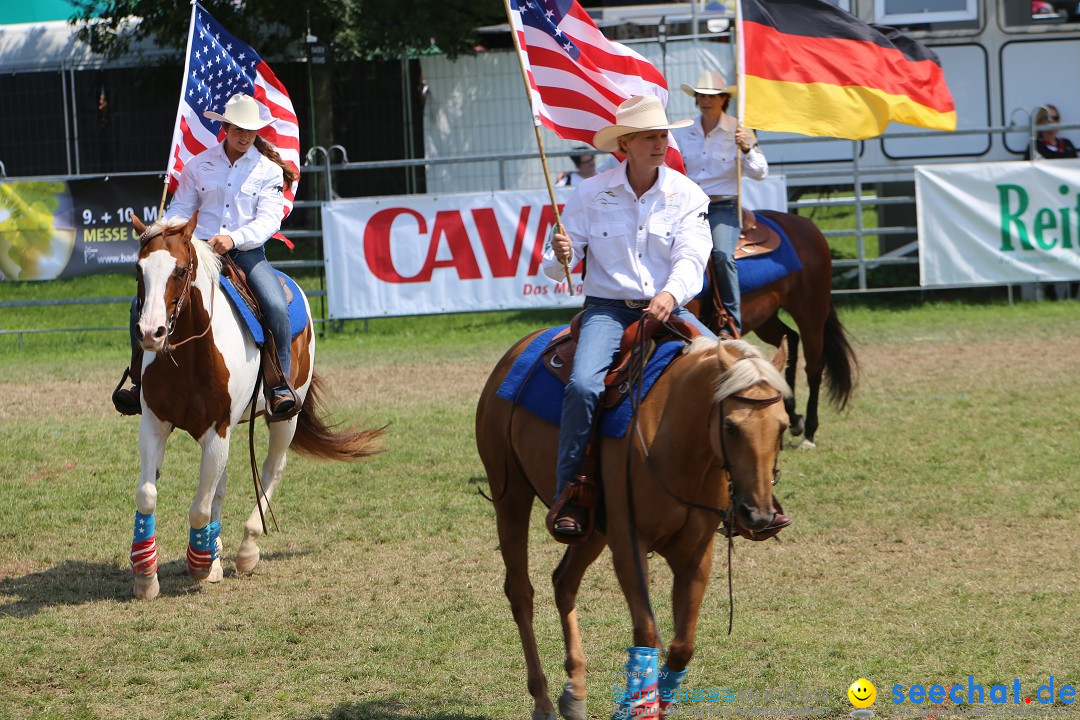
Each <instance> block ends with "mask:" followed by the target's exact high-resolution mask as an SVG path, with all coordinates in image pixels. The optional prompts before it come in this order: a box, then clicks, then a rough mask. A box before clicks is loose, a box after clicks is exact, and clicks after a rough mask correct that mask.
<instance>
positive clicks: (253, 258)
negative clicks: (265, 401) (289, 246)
mask: <svg viewBox="0 0 1080 720" xmlns="http://www.w3.org/2000/svg"><path fill="white" fill-rule="evenodd" d="M229 255H230V256H231V257H232V259H233V262H235V263H236V264H237V266H238V267H239V268H240V269H241V270H243V271H244V274H245V275H247V281H248V287H249V288H251V294H252V295H254V296H255V299H256V300H258V301H259V307H260V308H261V309H262V314H263V325H265V326H266V329H267V330H269V331H270V334H271V335H273V336H274V346H275V347H276V348H277V356H278V361H279V362H281V372H283V373H284V374H285V377H286V378H288V377H289V367H290V366H289V359H290V357H291V354H290V353H289V346H290V345H291V344H292V333H291V332H290V329H289V305H288V303H287V302H286V301H285V290H284V289H282V287H281V280H279V279H278V274H277V273H276V272H275V271H274V268H272V267H271V266H270V263H269V261H267V259H266V253H265V252H263V249H262V248H261V247H257V248H254V249H252V250H241V251H237V250H231V251H230V252H229Z"/></svg>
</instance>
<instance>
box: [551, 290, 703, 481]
mask: <svg viewBox="0 0 1080 720" xmlns="http://www.w3.org/2000/svg"><path fill="white" fill-rule="evenodd" d="M642 314H643V311H642V310H638V309H635V308H630V307H627V306H626V303H624V302H623V301H622V300H604V299H602V298H595V297H587V298H585V315H584V316H583V317H582V319H581V329H580V331H579V334H578V344H577V350H576V351H575V352H574V368H573V370H572V371H571V373H570V382H569V384H567V386H566V391H565V392H564V393H563V407H562V420H561V422H560V423H559V464H558V466H557V468H556V471H555V472H556V481H557V483H558V484H557V485H556V488H555V497H558V496H559V493H560V492H561V491H562V489H563V486H565V485H566V483H568V482H570V481H571V480H573V479H574V475H575V474H576V473H577V472H578V470H579V469H580V468H581V461H582V458H583V457H584V455H585V445H586V444H587V443H588V442H589V438H590V437H591V435H592V428H593V421H594V419H595V418H596V410H597V407H598V406H599V404H600V396H601V395H602V394H603V392H604V376H605V375H607V371H608V369H609V368H610V367H611V365H612V364H613V363H614V362H615V359H616V356H617V355H618V353H619V341H620V340H622V336H623V332H624V331H625V330H626V328H628V327H629V326H630V325H632V324H633V323H635V322H637V321H638V320H640V319H641V316H642ZM672 314H673V315H677V316H678V317H679V318H680V319H682V320H685V321H687V322H689V323H691V324H692V325H694V327H696V328H698V329H699V330H700V331H701V333H702V334H703V335H705V336H706V337H711V338H715V337H716V336H715V335H713V333H712V332H710V331H709V329H708V328H706V327H705V326H704V325H702V324H701V322H700V321H699V320H698V319H697V318H696V317H694V315H693V313H691V312H689V311H688V310H686V309H685V308H682V307H680V308H676V309H675V311H674V312H673V313H672Z"/></svg>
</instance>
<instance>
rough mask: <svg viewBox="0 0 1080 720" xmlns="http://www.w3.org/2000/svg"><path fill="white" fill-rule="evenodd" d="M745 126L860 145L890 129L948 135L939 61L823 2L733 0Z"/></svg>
mask: <svg viewBox="0 0 1080 720" xmlns="http://www.w3.org/2000/svg"><path fill="white" fill-rule="evenodd" d="M742 3H743V5H742V7H743V19H742V42H743V47H744V48H745V55H746V63H745V70H744V88H745V93H746V95H745V98H746V101H745V102H746V106H745V108H746V109H745V116H744V123H745V124H746V125H747V126H748V127H752V128H756V129H758V130H771V131H779V132H795V133H801V134H803V135H819V136H826V137H840V138H849V139H852V140H862V139H865V138H870V137H876V136H878V135H880V134H881V133H882V132H884V131H885V128H886V126H887V125H888V124H889V122H899V123H904V124H907V125H915V126H917V127H925V128H930V129H934V130H955V129H956V111H955V109H954V106H953V100H952V95H951V94H950V93H949V89H948V87H947V86H946V84H945V76H944V73H943V72H942V70H941V64H940V62H939V61H938V59H937V56H936V55H934V53H933V52H931V51H930V50H929V49H928V48H927V47H925V46H924V45H922V44H920V43H918V42H916V41H915V40H912V39H911V38H909V37H907V36H905V35H903V34H901V33H900V32H898V31H896V30H894V29H892V28H884V27H875V26H870V25H867V24H866V23H863V22H861V21H860V20H858V19H857V18H855V17H854V16H852V15H850V14H849V13H847V12H844V11H843V10H840V9H839V8H837V7H836V6H834V5H832V4H830V3H828V2H825V0H798V2H794V1H793V0H742Z"/></svg>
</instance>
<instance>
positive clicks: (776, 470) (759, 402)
mask: <svg viewBox="0 0 1080 720" xmlns="http://www.w3.org/2000/svg"><path fill="white" fill-rule="evenodd" d="M781 398H783V394H782V393H776V394H775V395H772V396H770V397H765V398H752V397H747V396H745V395H739V394H731V395H728V396H727V397H726V398H724V400H738V401H739V402H744V403H748V404H750V405H755V406H757V407H759V408H760V407H767V406H769V405H772V404H774V403H777V402H779V401H780V400H781ZM724 400H721V401H720V423H719V428H718V429H717V434H718V435H719V438H720V452H721V453H723V456H724V464H723V465H722V467H723V468H724V472H726V473H727V476H728V502H729V503H730V504H731V505H730V506H731V507H732V508H733V507H734V504H735V493H734V490H735V488H734V485H735V481H734V480H733V479H732V477H731V463H730V461H729V460H728V457H729V454H728V451H727V446H726V445H725V444H724V422H723V418H724ZM783 448H784V433H780V436H779V437H778V438H777V440H776V458H775V459H774V460H773V476H772V484H773V485H774V486H775V485H776V484H777V483H779V482H780V451H781V450H783ZM732 517H734V516H732Z"/></svg>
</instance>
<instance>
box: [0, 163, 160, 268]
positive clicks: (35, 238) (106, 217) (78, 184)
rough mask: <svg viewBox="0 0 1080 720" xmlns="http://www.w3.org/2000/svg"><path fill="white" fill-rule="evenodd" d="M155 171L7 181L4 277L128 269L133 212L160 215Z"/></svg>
mask: <svg viewBox="0 0 1080 720" xmlns="http://www.w3.org/2000/svg"><path fill="white" fill-rule="evenodd" d="M160 194H161V181H160V179H159V178H156V177H154V176H120V177H100V178H89V179H80V180H50V179H24V180H9V181H4V182H0V281H5V280H53V279H55V278H65V277H75V276H78V275H89V274H92V273H100V272H118V271H126V270H128V269H129V266H130V265H131V264H133V263H134V262H135V257H136V254H137V253H138V249H139V242H138V236H137V235H136V234H135V231H134V230H133V229H132V227H131V221H130V219H129V214H130V213H135V214H136V215H137V216H138V217H139V219H140V220H142V221H143V222H145V223H146V224H150V223H151V222H153V220H155V219H156V218H157V203H156V199H157V197H158V196H159V195H160Z"/></svg>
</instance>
